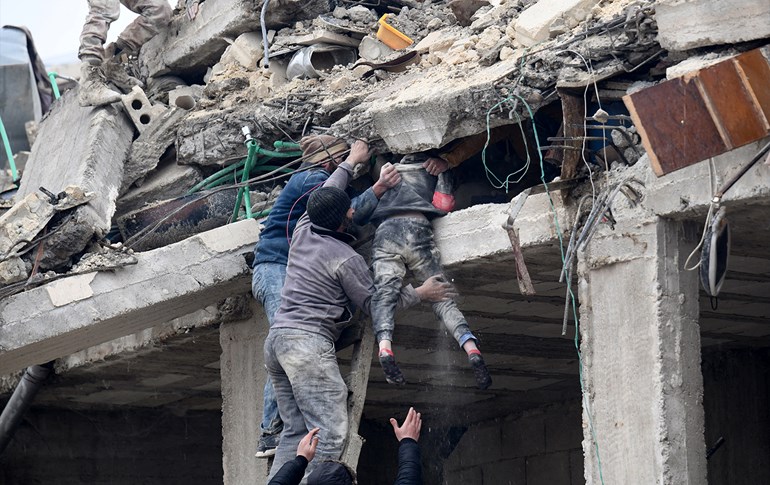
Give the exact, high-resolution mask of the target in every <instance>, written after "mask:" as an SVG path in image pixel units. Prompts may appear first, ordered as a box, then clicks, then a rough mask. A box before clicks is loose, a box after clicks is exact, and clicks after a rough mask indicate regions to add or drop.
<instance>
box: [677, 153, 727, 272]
mask: <svg viewBox="0 0 770 485" xmlns="http://www.w3.org/2000/svg"><path fill="white" fill-rule="evenodd" d="M715 187H716V168H715V167H714V159H713V158H709V189H711V192H710V194H711V202H709V210H708V212H707V213H706V222H704V223H703V234H701V237H700V241H698V244H697V245H696V246H695V248H694V249H693V250H692V252H691V253H690V255H689V256H687V259H686V260H685V261H684V266H683V269H684V270H685V271H695V270H696V269H698V268H700V263H701V260H700V259H698V262H697V263H696V264H695V265H694V266H690V261H691V260H692V258H693V256H695V254H696V253H697V252H698V251H700V249H701V248H702V247H703V243H704V242H705V241H706V234H708V230H709V227H710V226H711V220H712V219H713V218H714V212H715V211H714V209H718V208H719V207H718V206H719V203H716V202H714V200H715V199H714V195H715V194H716V188H715Z"/></svg>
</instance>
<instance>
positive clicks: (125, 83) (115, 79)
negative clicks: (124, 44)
mask: <svg viewBox="0 0 770 485" xmlns="http://www.w3.org/2000/svg"><path fill="white" fill-rule="evenodd" d="M102 70H103V71H104V77H105V78H107V79H109V80H110V82H111V83H113V84H115V86H117V87H119V88H120V89H122V90H123V91H125V92H129V91H131V88H133V87H134V86H139V87H140V88H142V89H144V83H143V82H142V81H140V80H139V79H137V78H135V77H134V76H131V75H129V74H128V72H127V71H126V68H125V66H124V65H123V63H122V62H120V60H119V59H118V58H117V57H113V58H111V59H108V60H106V61H104V63H103V64H102Z"/></svg>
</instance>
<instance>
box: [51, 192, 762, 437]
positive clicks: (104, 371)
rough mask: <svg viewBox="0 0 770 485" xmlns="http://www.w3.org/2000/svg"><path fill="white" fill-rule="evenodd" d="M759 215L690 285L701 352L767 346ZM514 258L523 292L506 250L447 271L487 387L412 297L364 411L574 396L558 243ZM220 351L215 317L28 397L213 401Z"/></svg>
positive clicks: (469, 416)
mask: <svg viewBox="0 0 770 485" xmlns="http://www.w3.org/2000/svg"><path fill="white" fill-rule="evenodd" d="M767 214H768V211H767V207H760V206H754V207H752V208H744V209H741V211H739V212H738V211H733V212H728V217H729V219H730V221H731V227H732V237H733V249H732V254H731V259H730V266H729V272H728V277H727V281H726V282H725V284H724V287H723V289H722V293H721V295H720V298H719V303H718V307H717V308H716V309H712V307H711V302H710V300H709V297H708V296H707V295H706V294H705V293H703V292H702V291H701V297H700V311H701V318H700V325H701V337H702V346H703V351H704V352H711V351H718V350H722V349H726V348H735V347H770V298H768V297H767V295H770V257H768V256H767V240H768V237H770V220H769V219H768V217H767ZM696 222H699V223H702V221H696ZM525 256H526V260H527V263H528V268H529V271H530V273H531V275H532V278H533V281H534V283H535V288H536V290H537V295H536V296H534V297H524V296H522V295H521V294H520V293H519V290H518V285H517V283H516V279H515V270H514V267H513V264H512V260H511V258H510V257H509V256H508V255H503V256H502V257H498V258H496V259H486V260H480V261H479V260H477V261H472V262H468V263H462V264H459V265H455V266H453V267H452V268H450V269H449V271H448V274H449V276H450V277H452V278H454V280H455V284H456V285H457V288H458V290H459V291H460V294H461V297H460V300H459V303H460V307H461V309H462V310H463V311H464V313H465V315H466V316H467V317H468V320H469V321H470V323H471V326H472V328H473V330H474V332H475V333H476V334H477V335H478V336H479V337H480V339H481V348H482V350H483V351H484V354H485V357H486V360H487V362H488V364H489V367H490V370H491V372H492V374H493V378H494V383H493V385H492V387H491V388H490V389H488V390H486V391H479V390H477V389H476V388H475V387H474V385H473V382H474V381H473V375H472V372H471V370H470V368H469V366H468V364H467V362H466V361H465V357H464V355H463V354H462V352H460V351H458V350H456V349H455V346H454V341H453V340H452V339H451V337H449V336H448V335H446V334H445V332H444V330H443V329H441V328H439V325H438V322H437V321H436V320H435V318H434V316H433V313H432V312H431V311H430V309H429V308H428V307H420V308H418V309H416V310H412V311H409V312H405V313H402V314H400V316H399V318H398V319H397V326H396V334H395V338H394V342H395V351H396V355H397V357H398V359H399V362H400V364H401V367H402V370H403V371H404V373H405V375H406V377H407V380H408V384H407V385H406V386H404V387H401V388H396V387H394V386H390V385H388V384H386V383H385V380H384V377H383V376H382V374H381V372H380V369H379V365H378V364H377V362H376V361H373V365H372V372H371V376H370V380H369V388H368V391H367V403H366V406H365V411H364V417H365V418H370V419H371V418H374V419H377V418H382V417H388V416H391V415H393V414H394V413H396V412H398V411H399V410H402V409H404V408H405V407H408V406H410V405H415V406H417V407H418V408H419V409H420V410H421V411H423V412H424V413H426V414H428V415H431V416H432V417H433V419H434V420H436V421H440V422H442V423H445V424H460V423H468V422H476V421H482V420H485V419H489V418H493V417H498V416H503V415H509V414H511V413H514V412H516V411H519V410H524V409H528V408H532V407H536V406H540V405H542V404H544V403H550V402H558V401H563V400H568V399H574V398H578V397H579V396H580V384H579V377H578V357H577V352H576V349H575V344H574V340H573V338H574V324H573V321H572V320H571V321H570V324H569V326H568V328H567V335H566V336H561V327H562V319H563V315H564V296H565V286H564V285H563V284H559V283H558V282H557V280H558V273H559V267H560V256H559V253H558V249H557V248H556V247H555V246H540V247H538V248H529V249H528V250H525ZM628 297H629V298H633V297H634V296H633V295H628ZM585 324H588V325H590V322H586V323H585ZM220 352H221V349H220V345H219V332H218V328H217V327H216V326H213V327H204V328H195V329H192V330H190V331H189V332H188V333H182V334H180V335H178V336H176V337H173V338H171V339H168V340H165V341H164V342H163V343H162V344H156V345H155V346H152V347H150V348H147V349H144V350H140V351H136V352H124V353H121V354H120V355H118V356H116V357H110V358H108V359H107V360H106V361H104V362H99V363H96V364H90V365H87V366H85V367H80V368H75V369H71V370H69V371H67V372H64V373H63V374H60V375H57V376H56V377H55V378H54V380H53V381H52V382H50V383H49V384H48V385H47V386H46V387H45V388H44V389H43V390H42V391H41V392H40V394H39V395H38V397H37V399H36V406H44V407H54V408H72V409H86V408H94V407H116V406H117V407H121V406H129V407H160V406H163V407H166V408H168V409H171V410H174V411H175V412H180V413H183V412H185V411H192V410H210V411H219V410H220V409H221V405H222V401H221V394H220V387H219V386H220V375H219V355H220ZM350 355H351V352H350V350H345V351H342V352H340V353H339V354H338V358H339V360H340V362H341V364H342V366H341V367H342V370H343V374H345V373H346V370H347V369H346V366H347V365H349V362H350Z"/></svg>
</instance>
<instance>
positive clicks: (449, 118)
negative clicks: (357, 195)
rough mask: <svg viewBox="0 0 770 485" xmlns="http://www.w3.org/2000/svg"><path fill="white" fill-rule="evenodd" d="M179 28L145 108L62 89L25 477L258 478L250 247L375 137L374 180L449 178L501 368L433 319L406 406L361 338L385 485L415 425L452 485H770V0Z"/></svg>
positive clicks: (363, 238) (39, 174)
mask: <svg viewBox="0 0 770 485" xmlns="http://www.w3.org/2000/svg"><path fill="white" fill-rule="evenodd" d="M174 13H175V16H174V19H173V21H172V23H171V25H170V26H169V28H168V29H167V30H166V31H164V32H162V33H161V34H159V35H158V36H157V37H155V38H154V39H152V40H151V41H150V42H148V43H147V44H146V45H145V46H143V48H142V50H141V53H140V56H139V58H138V59H131V60H128V61H127V62H128V69H129V70H130V71H131V72H132V73H133V74H134V75H136V76H137V77H138V78H140V79H142V80H144V81H145V89H141V88H138V87H137V88H134V89H132V90H130V91H128V90H127V92H126V93H125V96H124V97H123V101H122V102H121V103H119V104H115V105H112V106H107V107H101V108H81V107H80V106H79V105H78V103H77V96H76V92H75V90H74V89H73V90H69V91H64V92H63V93H62V95H61V98H60V99H58V100H57V101H55V102H54V103H53V106H52V107H51V110H50V111H49V112H48V113H47V114H46V115H45V117H44V118H43V120H42V121H41V122H40V123H39V127H38V128H37V133H36V136H35V138H34V140H33V141H32V143H31V151H30V153H29V154H28V157H27V160H26V164H25V165H24V166H23V167H17V168H21V170H20V171H21V173H22V176H21V178H20V182H18V183H13V182H14V181H13V180H10V179H9V180H8V182H6V184H7V187H8V190H7V191H6V192H5V195H7V196H8V197H4V201H3V206H2V207H3V211H4V213H2V215H0V222H1V223H2V224H1V225H0V255H1V257H2V259H1V260H0V283H1V284H2V287H0V375H2V376H3V377H2V378H0V392H1V393H2V395H3V396H4V397H3V400H4V401H7V404H6V407H5V410H4V412H3V418H2V419H0V422H1V423H0V432H1V433H2V436H0V440H2V441H0V443H2V444H3V445H4V446H5V447H6V448H5V451H4V452H2V455H0V462H2V465H3V466H2V471H0V476H1V477H2V479H3V482H4V483H9V484H15V483H19V484H22V483H46V482H50V481H54V480H55V481H56V482H57V483H81V482H87V483H100V482H110V483H135V482H137V481H139V482H142V483H156V482H164V483H183V482H184V483H187V482H194V483H221V482H222V481H224V483H227V484H240V483H262V482H264V477H266V472H267V466H268V462H267V460H260V459H256V458H254V451H255V447H256V441H257V438H258V435H259V421H260V419H259V416H261V406H262V399H261V397H262V396H261V393H262V388H263V385H264V380H265V378H266V371H265V370H264V367H263V364H262V358H263V356H262V343H263V341H264V338H265V336H266V335H267V327H268V325H267V320H266V318H265V316H264V313H263V311H262V309H261V308H260V307H259V306H258V305H257V304H255V303H254V300H253V298H252V297H251V294H250V286H249V281H250V256H251V251H252V248H253V246H254V244H255V243H256V242H257V240H258V238H259V220H260V218H262V217H264V216H265V215H266V214H267V213H269V209H270V206H271V204H272V201H273V200H274V199H275V197H276V196H277V194H278V193H279V192H280V188H281V184H282V182H284V181H285V180H286V179H285V176H286V175H288V174H289V173H291V171H292V170H294V169H295V168H296V167H297V166H298V163H297V162H296V159H297V158H298V156H299V155H300V154H299V153H298V152H297V145H296V142H297V141H298V140H299V138H301V137H302V136H303V135H304V134H308V133H330V134H334V135H338V136H340V137H343V138H346V139H349V140H352V139H355V138H362V139H366V140H368V141H369V142H370V144H371V146H372V147H373V148H374V152H375V153H376V154H377V161H376V163H373V164H372V172H374V171H376V166H377V164H381V163H384V162H386V161H390V160H397V159H398V157H399V156H400V155H403V154H408V153H414V152H418V151H427V150H432V151H434V152H435V153H440V154H441V155H442V156H443V157H444V158H445V159H446V160H448V161H449V163H450V165H451V166H452V167H453V173H454V176H455V178H456V179H457V180H458V182H459V183H458V191H457V193H456V198H457V201H458V210H456V211H455V212H453V213H451V214H449V215H447V216H445V217H443V218H439V219H437V220H435V221H434V229H435V234H436V242H437V244H438V246H439V249H440V250H441V254H442V263H443V264H444V266H445V268H446V271H447V274H448V275H449V276H451V278H452V279H453V282H454V284H455V285H456V287H457V288H458V290H459V293H460V295H462V296H461V299H460V300H459V301H458V303H459V306H460V308H461V309H462V311H463V312H464V314H466V315H467V316H468V317H469V320H470V322H471V325H472V326H473V328H474V332H477V333H478V334H479V337H480V345H481V347H482V349H483V350H484V353H485V355H486V358H487V362H488V365H489V367H490V371H491V372H492V374H493V378H494V384H493V386H492V387H491V388H490V389H487V390H484V391H480V390H478V389H475V388H474V386H473V380H472V375H470V374H468V372H467V369H466V368H465V366H464V364H463V363H462V362H460V360H459V358H458V357H457V355H456V352H451V351H450V347H451V345H452V343H451V339H449V338H447V336H446V335H444V333H445V332H444V330H443V329H439V327H438V325H437V322H436V320H435V317H434V316H433V313H432V312H431V311H429V309H428V308H427V307H418V308H417V309H413V310H410V311H408V312H405V313H404V314H402V315H400V316H399V317H398V324H397V325H396V334H395V337H396V338H395V342H396V344H395V346H396V348H397V349H398V352H399V355H400V359H401V362H402V365H401V366H402V369H403V370H404V372H405V374H406V377H407V380H408V383H407V385H406V386H404V387H398V388H396V387H393V386H390V385H388V384H387V383H386V382H385V380H384V377H383V376H381V375H379V373H378V372H372V373H370V372H369V367H370V365H371V358H372V357H373V352H372V337H371V334H370V333H368V331H367V328H368V322H366V321H363V320H362V322H361V325H360V327H358V331H359V332H360V334H359V335H358V336H357V338H356V339H355V340H356V343H355V344H354V345H353V346H350V347H347V348H345V349H342V350H340V352H339V353H338V359H339V361H340V363H341V366H342V370H343V375H348V378H347V380H348V383H349V387H350V389H351V396H350V424H351V435H350V439H349V441H348V447H347V449H346V453H345V456H344V459H345V460H346V461H347V462H348V463H349V464H352V466H354V467H357V470H358V473H359V481H360V482H361V483H366V484H380V483H382V484H385V483H392V482H393V478H394V476H395V450H396V442H395V440H394V439H392V435H391V434H390V431H389V425H388V423H387V418H389V417H391V416H396V417H402V416H403V414H404V413H405V411H406V409H408V407H409V406H415V407H416V408H418V409H419V410H420V411H421V412H422V413H423V416H424V421H425V426H424V427H423V436H422V437H421V440H420V444H421V448H422V453H423V466H424V477H425V481H426V483H429V484H443V483H446V484H453V483H478V484H504V483H511V484H527V485H535V484H577V483H590V484H598V483H607V484H610V483H629V484H630V483H639V484H649V483H670V484H674V483H676V484H680V483H691V484H701V483H707V482H710V483H731V484H742V483H766V482H768V481H770V462H768V460H767V457H768V456H770V414H768V409H770V406H768V403H769V402H770V378H769V377H770V320H769V318H770V301H769V300H768V298H767V295H768V294H770V277H769V276H768V275H770V260H769V259H768V257H767V256H766V254H765V253H766V252H767V242H766V241H767V239H768V237H770V218H769V217H768V214H770V212H768V205H770V157H768V141H770V139H769V138H768V135H770V87H769V86H770V43H769V42H770V41H769V40H768V39H770V5H768V4H767V2H763V1H750V0H734V1H729V2H718V1H715V0H661V1H657V2H652V1H649V2H645V1H637V2H631V1H628V0H615V1H599V0H570V1H556V0H539V1H534V0H486V1H484V0H480V1H479V0H453V1H452V2H447V3H444V2H431V1H426V2H420V1H414V0H378V1H377V2H372V3H367V2H353V1H342V2H338V3H337V4H336V5H332V4H330V3H329V2H327V1H315V0H314V1H309V2H298V1H296V0H273V1H265V2H264V4H263V3H262V2H257V1H254V0H193V1H189V0H188V1H185V2H182V1H180V2H179V5H178V6H177V8H176V10H175V12H174ZM383 16H384V17H383ZM383 24H387V26H386V25H383ZM394 30H395V31H397V33H393V31H394ZM378 31H380V32H382V33H381V34H380V35H379V36H378V35H376V32H378ZM386 31H387V32H390V33H391V35H393V39H395V40H393V39H390V38H387V37H385V35H386V34H385V32H386ZM399 34H400V35H399ZM396 41H402V42H403V43H404V44H406V45H397V44H395V43H394V42H396ZM388 44H390V45H388ZM9 159H10V157H9ZM292 163H293V164H292ZM14 170H16V169H14ZM356 183H357V184H359V185H360V186H362V187H363V186H366V185H368V184H371V183H372V175H371V174H367V173H364V174H361V176H360V177H359V178H358V179H357V181H356ZM11 196H12V198H11ZM704 221H705V223H704ZM359 236H360V237H359V244H360V246H359V248H360V252H361V253H362V254H364V255H368V241H370V239H371V238H370V237H369V236H370V232H367V229H366V228H361V229H360V234H359ZM728 256H729V257H728ZM696 263H698V264H697V265H696ZM694 266H697V267H695V268H694V269H693V267H694ZM25 369H26V371H25ZM359 435H360V436H359Z"/></svg>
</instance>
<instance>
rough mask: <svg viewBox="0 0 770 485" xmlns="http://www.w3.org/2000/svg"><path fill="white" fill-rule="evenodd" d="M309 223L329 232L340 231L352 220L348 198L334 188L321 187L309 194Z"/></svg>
mask: <svg viewBox="0 0 770 485" xmlns="http://www.w3.org/2000/svg"><path fill="white" fill-rule="evenodd" d="M307 215H308V217H309V218H310V222H312V223H313V224H315V225H316V226H319V227H322V228H324V229H328V230H330V231H341V230H343V229H344V228H345V227H346V226H347V225H349V223H350V220H351V219H352V218H353V208H352V207H350V197H348V194H347V193H345V191H344V190H341V189H338V188H336V187H321V188H319V189H316V190H314V191H313V193H312V194H310V198H309V199H308V201H307Z"/></svg>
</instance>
